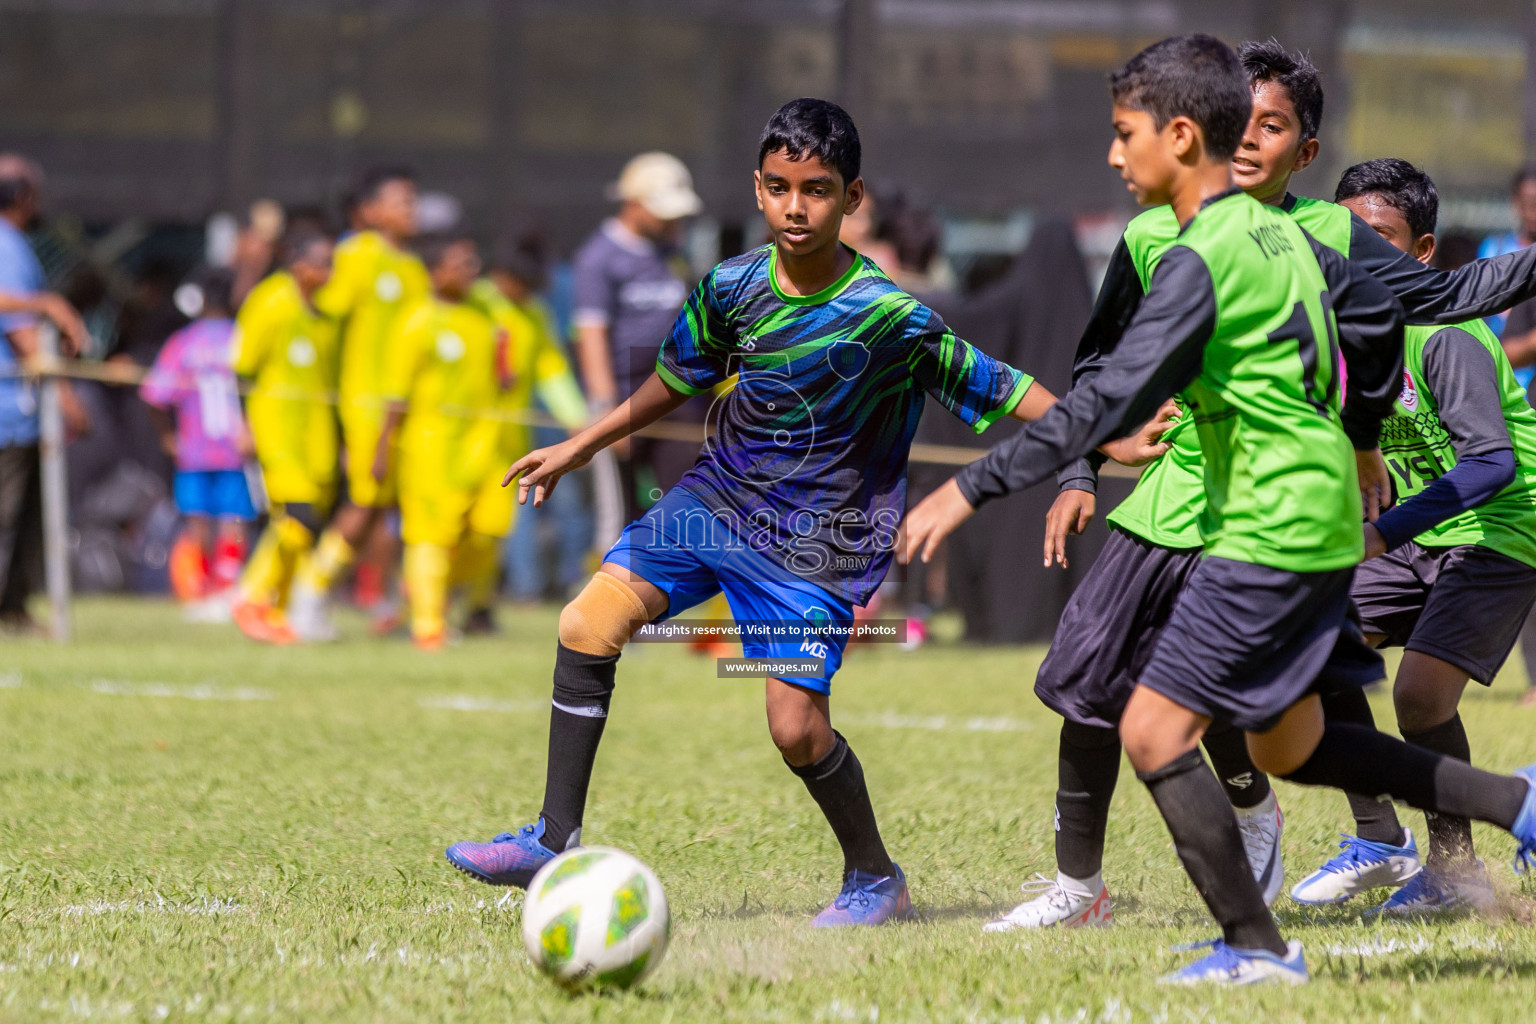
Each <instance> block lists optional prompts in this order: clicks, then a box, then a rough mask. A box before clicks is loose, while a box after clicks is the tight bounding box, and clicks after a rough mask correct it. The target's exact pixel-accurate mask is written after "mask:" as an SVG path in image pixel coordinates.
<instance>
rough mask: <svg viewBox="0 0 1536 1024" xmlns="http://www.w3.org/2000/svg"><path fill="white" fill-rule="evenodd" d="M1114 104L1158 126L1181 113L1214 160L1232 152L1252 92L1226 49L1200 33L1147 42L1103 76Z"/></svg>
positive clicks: (1245, 125)
mask: <svg viewBox="0 0 1536 1024" xmlns="http://www.w3.org/2000/svg"><path fill="white" fill-rule="evenodd" d="M1109 93H1110V95H1111V96H1112V97H1113V98H1114V101H1115V103H1117V104H1119V105H1120V106H1122V107H1129V108H1130V109H1132V110H1140V111H1143V112H1145V113H1147V114H1150V115H1151V116H1152V122H1153V123H1154V124H1155V125H1157V128H1158V130H1159V131H1161V130H1162V129H1163V127H1164V126H1166V125H1167V124H1168V122H1169V121H1171V120H1173V119H1174V118H1175V117H1187V118H1189V119H1190V120H1191V121H1194V122H1195V123H1196V124H1198V125H1199V126H1200V129H1201V131H1202V132H1204V134H1205V149H1206V152H1207V153H1208V154H1209V155H1210V156H1211V157H1213V158H1215V159H1218V160H1227V159H1230V158H1231V156H1232V154H1233V153H1235V152H1237V145H1238V143H1239V142H1241V141H1242V140H1243V132H1244V131H1245V130H1247V128H1248V117H1249V114H1250V113H1251V112H1252V110H1253V93H1252V89H1251V86H1249V84H1248V75H1247V73H1246V72H1245V71H1244V70H1243V63H1242V61H1240V60H1238V58H1237V54H1235V53H1233V52H1232V48H1231V47H1230V46H1228V45H1227V44H1226V43H1224V42H1222V41H1221V40H1220V39H1217V38H1216V37H1214V36H1208V35H1204V34H1202V33H1193V34H1191V35H1184V36H1173V37H1171V38H1168V39H1164V40H1163V41H1162V42H1158V43H1153V44H1152V45H1151V46H1149V47H1147V48H1146V49H1145V50H1142V51H1141V52H1140V53H1138V54H1137V55H1136V56H1134V57H1132V58H1131V59H1130V60H1128V61H1126V63H1125V67H1123V68H1121V69H1120V70H1119V71H1116V72H1115V73H1113V74H1112V75H1110V76H1109Z"/></svg>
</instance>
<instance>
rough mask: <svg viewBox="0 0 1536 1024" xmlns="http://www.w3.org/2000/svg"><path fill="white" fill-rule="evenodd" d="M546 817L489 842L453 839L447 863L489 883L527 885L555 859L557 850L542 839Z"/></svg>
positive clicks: (568, 844) (568, 845) (573, 837)
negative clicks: (458, 841)
mask: <svg viewBox="0 0 1536 1024" xmlns="http://www.w3.org/2000/svg"><path fill="white" fill-rule="evenodd" d="M578 836H579V832H577V833H572V835H571V839H572V840H573V841H572V842H570V843H567V844H566V846H567V848H569V847H572V846H575V845H576V843H575V841H574V840H576V839H577V837H578ZM543 838H544V819H543V818H540V819H539V820H538V821H536V822H534V823H533V824H532V825H524V826H523V827H522V828H520V829H518V830H517V831H516V832H503V833H501V835H499V836H496V837H495V838H494V839H492V840H491V841H490V842H488V843H469V842H465V843H454V844H453V845H452V846H450V847H448V849H447V851H446V852H445V853H444V856H445V857H447V858H448V863H449V864H452V865H453V866H454V867H456V868H458V869H459V870H460V871H462V872H464V873H465V874H466V875H468V876H469V877H470V878H474V879H477V880H479V881H481V882H484V883H486V884H487V885H515V886H517V887H518V888H519V889H526V888H528V883H529V882H531V881H533V876H534V875H536V874H538V871H539V868H541V867H543V866H544V865H545V864H548V863H549V862H550V861H552V860H554V859H555V856H556V853H557V851H555V850H551V849H550V848H549V847H547V846H545V845H544V844H543V842H542V841H541V840H542V839H543Z"/></svg>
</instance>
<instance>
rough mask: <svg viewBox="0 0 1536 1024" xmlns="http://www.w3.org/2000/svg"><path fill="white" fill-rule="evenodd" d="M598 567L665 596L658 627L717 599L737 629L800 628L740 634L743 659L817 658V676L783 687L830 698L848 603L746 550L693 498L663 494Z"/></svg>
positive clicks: (844, 641) (849, 619)
mask: <svg viewBox="0 0 1536 1024" xmlns="http://www.w3.org/2000/svg"><path fill="white" fill-rule="evenodd" d="M603 561H605V562H612V563H613V564H615V565H620V566H623V567H624V568H626V569H628V570H629V571H630V572H633V573H634V574H636V575H637V576H639V577H641V578H642V579H644V580H645V581H646V582H647V583H650V584H653V585H654V586H656V587H657V588H658V589H660V590H661V591H662V592H663V593H665V594H666V595H667V610H666V611H665V612H663V613H662V614H661V615H660V616H659V617H658V618H657V619H656V621H658V622H661V621H663V620H666V619H670V618H673V617H674V616H676V615H679V614H681V613H682V612H685V611H687V610H688V609H689V608H692V607H694V606H695V605H699V604H702V603H703V602H705V601H707V600H709V599H710V598H711V597H714V596H715V595H716V594H720V593H723V594H725V599H726V602H727V603H729V604H730V606H731V615H732V616H734V617H735V619H736V621H737V622H738V623H747V622H750V623H754V624H764V623H766V624H776V623H786V624H803V625H801V626H799V627H798V628H793V629H790V630H776V632H778V633H779V634H780V635H781V636H782V635H783V634H785V633H786V632H788V633H794V634H797V635H799V636H800V637H801V638H799V639H774V638H763V637H753V636H743V637H742V638H741V647H742V653H743V654H744V655H746V656H747V657H749V658H820V659H822V661H823V666H824V667H823V669H822V673H821V675H820V676H819V677H817V678H809V677H794V678H785V679H784V681H785V682H786V683H792V684H794V685H795V686H799V687H801V688H803V689H806V690H814V691H815V692H817V693H830V692H831V690H832V675H833V673H835V672H836V671H837V670H838V667H839V666H841V665H842V663H843V649H844V648H845V647H847V646H848V636H849V630H850V629H851V628H852V626H853V603H852V602H851V601H849V600H848V599H847V598H842V597H838V596H836V595H835V594H831V593H829V592H828V591H827V590H825V589H823V588H822V587H819V586H817V585H816V584H814V583H811V582H809V581H807V580H804V579H802V578H800V577H798V576H796V575H795V574H794V573H793V572H791V571H790V570H788V569H786V568H784V567H783V566H781V565H779V564H778V563H777V562H775V561H773V560H772V559H771V558H769V557H768V556H767V555H764V554H762V553H761V552H759V551H757V550H755V549H753V548H752V546H751V545H749V544H748V543H747V542H746V541H745V540H744V539H742V538H741V537H740V536H739V535H738V534H737V533H736V532H735V531H734V530H732V529H730V528H729V527H728V526H726V525H725V524H724V523H722V522H720V521H719V520H718V519H715V518H714V517H713V516H712V515H711V514H710V512H709V510H708V509H707V508H705V507H704V506H703V505H702V504H700V503H699V502H698V500H697V499H695V498H694V497H693V496H692V495H690V494H688V493H686V492H684V491H679V490H677V489H675V488H674V489H673V490H671V491H668V492H667V493H666V494H665V495H664V496H663V497H662V499H661V500H660V501H658V502H657V503H656V504H655V505H653V506H651V508H650V510H649V511H648V512H646V513H645V515H643V516H641V517H640V518H639V519H636V520H635V521H634V522H632V523H630V524H629V525H628V526H626V527H625V528H624V532H623V533H622V534H620V536H619V539H618V540H617V541H616V542H615V543H614V545H613V547H612V548H610V549H609V551H608V554H607V555H605V556H604V557H603ZM829 626H830V627H831V628H827V627H829ZM806 634H814V636H808V635H806Z"/></svg>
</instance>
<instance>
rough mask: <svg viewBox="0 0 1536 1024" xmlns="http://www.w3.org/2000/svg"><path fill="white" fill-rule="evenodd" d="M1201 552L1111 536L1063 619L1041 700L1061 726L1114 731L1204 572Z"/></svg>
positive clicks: (1039, 679) (1040, 686)
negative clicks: (1188, 585)
mask: <svg viewBox="0 0 1536 1024" xmlns="http://www.w3.org/2000/svg"><path fill="white" fill-rule="evenodd" d="M1201 554H1202V552H1201V550H1200V549H1199V548H1164V547H1159V546H1158V545H1156V544H1153V543H1150V542H1149V541H1145V540H1142V539H1141V538H1140V537H1137V536H1134V535H1133V534H1129V533H1126V532H1124V531H1123V530H1118V529H1112V530H1110V531H1109V540H1108V541H1106V542H1105V544H1104V549H1103V550H1102V551H1101V552H1099V557H1098V559H1097V560H1096V561H1095V562H1094V563H1093V568H1091V569H1089V570H1088V575H1086V576H1084V577H1083V581H1082V582H1081V583H1079V584H1078V585H1077V589H1076V590H1075V591H1073V593H1072V599H1071V600H1070V601H1068V602H1067V607H1066V608H1065V610H1063V611H1062V613H1061V622H1060V624H1059V625H1057V627H1056V635H1055V637H1054V638H1052V640H1051V649H1050V651H1049V652H1048V653H1047V654H1046V656H1045V661H1044V662H1043V663H1042V664H1041V665H1040V674H1039V675H1038V676H1036V677H1035V693H1036V694H1037V695H1038V696H1039V697H1040V699H1041V700H1042V701H1044V702H1045V705H1046V706H1047V707H1049V708H1050V709H1051V710H1052V711H1055V712H1056V713H1057V714H1058V715H1061V716H1062V717H1063V718H1065V719H1067V720H1069V721H1073V722H1078V723H1081V724H1083V725H1095V726H1099V727H1100V728H1108V729H1113V728H1115V727H1116V726H1118V725H1119V724H1120V713H1121V712H1122V711H1124V710H1125V702H1126V701H1128V700H1130V699H1131V691H1132V690H1134V689H1135V688H1136V683H1137V680H1138V679H1139V678H1140V676H1141V670H1142V669H1144V668H1145V667H1146V665H1147V662H1148V661H1149V660H1150V659H1151V657H1152V651H1153V650H1154V649H1155V648H1156V647H1157V638H1158V637H1159V636H1161V635H1162V631H1163V627H1164V626H1165V625H1167V623H1168V618H1169V616H1171V615H1172V614H1173V608H1174V605H1175V604H1176V603H1177V601H1178V597H1179V592H1180V591H1181V590H1183V589H1184V584H1185V582H1186V581H1187V580H1188V579H1189V577H1190V575H1191V574H1192V573H1193V572H1194V571H1195V567H1196V566H1198V565H1199V564H1200V558H1201Z"/></svg>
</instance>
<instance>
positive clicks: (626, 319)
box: [575, 153, 704, 519]
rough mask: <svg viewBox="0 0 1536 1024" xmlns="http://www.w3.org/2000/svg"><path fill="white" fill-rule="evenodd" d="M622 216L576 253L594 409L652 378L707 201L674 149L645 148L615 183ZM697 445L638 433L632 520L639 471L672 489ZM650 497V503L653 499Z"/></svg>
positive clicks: (585, 378) (686, 281) (687, 282)
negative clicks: (685, 250)
mask: <svg viewBox="0 0 1536 1024" xmlns="http://www.w3.org/2000/svg"><path fill="white" fill-rule="evenodd" d="M611 195H612V198H615V199H617V200H618V201H619V210H618V213H617V215H615V216H613V217H611V218H609V219H608V220H605V221H604V222H603V224H602V226H601V227H599V228H598V229H597V231H596V232H594V233H593V235H592V237H591V238H589V239H587V241H586V243H585V244H583V245H582V247H581V248H580V249H579V250H577V252H576V259H575V285H576V309H575V322H576V346H577V347H576V352H577V358H578V360H579V363H580V367H581V376H582V383H583V384H584V385H585V387H586V390H587V398H588V401H589V404H590V406H591V408H592V412H593V415H595V416H601V415H602V414H603V413H604V412H606V411H608V410H609V409H611V408H613V406H614V405H616V404H617V403H619V402H621V401H623V400H624V399H626V398H628V397H629V396H630V394H631V393H632V392H633V391H634V390H635V388H637V387H638V386H639V385H640V383H641V382H642V381H644V380H645V379H646V378H647V377H649V376H650V374H651V371H652V369H654V367H655V364H656V356H657V354H658V353H659V352H660V351H661V343H662V341H663V340H664V339H665V338H666V337H667V335H668V333H669V332H670V331H671V329H672V322H673V321H674V320H675V319H677V314H678V311H679V310H680V309H682V307H683V301H684V300H685V299H686V298H687V297H688V292H689V290H690V288H691V286H692V284H693V280H692V278H691V276H689V271H688V267H687V264H686V263H685V262H684V261H683V260H682V259H681V257H680V253H679V251H678V247H677V242H678V238H679V235H680V233H681V227H682V223H683V221H684V220H686V219H687V218H689V217H692V216H693V215H695V214H697V213H698V212H699V211H700V210H702V209H703V206H704V204H703V201H702V200H701V199H699V197H698V194H697V193H695V192H694V191H693V176H692V175H690V174H689V173H688V168H687V167H686V166H684V165H683V162H682V161H681V160H679V159H678V158H677V157H675V156H672V155H671V154H668V153H641V154H640V155H639V156H637V157H635V158H633V159H632V160H630V161H629V163H627V164H625V165H624V171H623V173H621V174H620V175H619V180H618V182H617V183H616V184H615V185H614V186H613V187H612V189H611ZM698 447H699V446H698V445H697V444H687V443H681V442H675V441H662V442H658V441H655V440H653V439H647V438H635V439H634V440H633V441H632V443H631V447H630V452H629V458H628V459H627V460H626V470H627V471H626V472H625V473H624V478H625V479H624V483H625V487H624V490H625V505H626V518H629V519H633V518H634V517H636V516H638V515H639V514H640V511H641V510H642V507H643V506H641V505H640V504H639V497H643V496H637V494H636V489H637V481H636V479H635V476H636V474H635V470H636V469H637V468H640V467H644V468H645V470H646V471H648V473H649V475H650V476H651V477H652V478H653V479H650V480H646V479H645V477H646V476H647V472H646V471H642V472H641V474H640V476H641V482H642V483H643V484H644V486H646V487H647V488H661V489H663V490H664V489H666V488H667V487H670V486H671V485H672V484H674V483H676V482H677V479H678V478H679V477H681V476H682V474H683V472H684V471H686V470H687V468H688V467H689V466H690V465H692V464H693V460H694V458H695V457H696V456H697V454H698ZM646 504H649V503H648V502H647V503H646Z"/></svg>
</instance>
